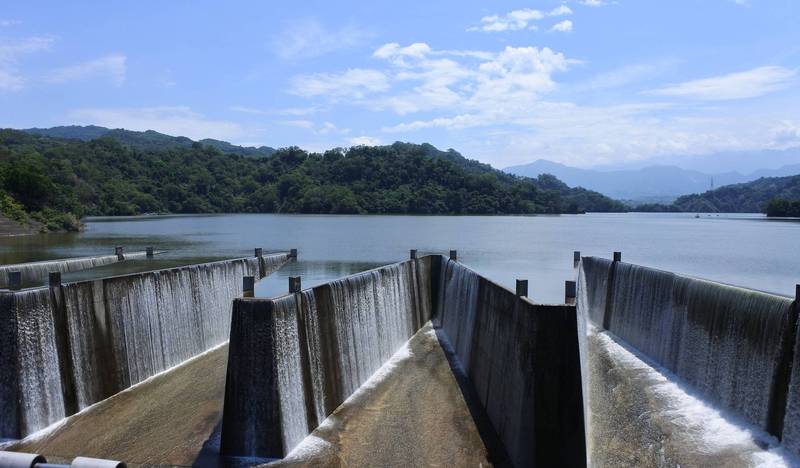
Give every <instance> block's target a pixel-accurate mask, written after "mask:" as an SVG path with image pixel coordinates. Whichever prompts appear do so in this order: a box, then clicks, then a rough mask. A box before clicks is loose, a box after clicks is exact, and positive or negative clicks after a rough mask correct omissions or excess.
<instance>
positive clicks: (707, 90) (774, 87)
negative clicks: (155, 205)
mask: <svg viewBox="0 0 800 468" xmlns="http://www.w3.org/2000/svg"><path fill="white" fill-rule="evenodd" d="M796 78H797V70H790V69H788V68H784V67H778V66H766V67H759V68H754V69H752V70H747V71H743V72H736V73H730V74H727V75H720V76H715V77H711V78H704V79H700V80H693V81H687V82H684V83H679V84H676V85H672V86H666V87H663V88H660V89H655V90H652V91H649V92H648V93H649V94H653V95H658V96H674V97H684V98H689V99H698V100H705V101H724V100H731V99H745V98H753V97H758V96H763V95H765V94H769V93H772V92H775V91H779V90H781V89H784V88H786V87H788V86H790V85H791V84H793V83H796V82H797V80H796Z"/></svg>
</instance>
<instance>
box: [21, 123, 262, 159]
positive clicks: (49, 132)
mask: <svg viewBox="0 0 800 468" xmlns="http://www.w3.org/2000/svg"><path fill="white" fill-rule="evenodd" d="M23 131H24V132H26V133H30V134H32V135H41V136H46V137H50V138H63V139H67V140H81V141H92V140H96V139H98V138H103V137H110V138H113V139H115V140H117V141H119V142H120V143H122V144H124V145H126V146H129V147H131V148H136V149H140V150H143V151H153V150H163V149H168V148H189V147H191V146H192V145H193V144H194V143H195V141H194V140H191V139H189V138H186V137H182V136H177V137H174V136H170V135H165V134H163V133H159V132H156V131H154V130H147V131H145V132H136V131H133V130H124V129H121V128H118V129H114V130H112V129H109V128H105V127H98V126H97V125H87V126H80V125H69V126H62V127H52V128H29V129H26V130H23ZM197 143H200V144H203V145H207V146H213V147H214V148H217V149H218V150H220V151H222V152H223V153H228V154H238V155H240V156H247V157H251V158H260V157H267V156H271V155H272V154H273V153H275V149H274V148H270V147H268V146H260V147H253V146H237V145H233V144H231V143H228V142H227V141H220V140H213V139H210V138H207V139H204V140H199V141H198V142H197Z"/></svg>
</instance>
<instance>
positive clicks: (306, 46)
mask: <svg viewBox="0 0 800 468" xmlns="http://www.w3.org/2000/svg"><path fill="white" fill-rule="evenodd" d="M369 36H370V35H369V34H368V33H367V32H365V31H364V29H363V28H359V27H356V26H355V25H352V24H351V25H346V26H343V27H341V28H338V29H329V28H326V27H325V26H324V25H322V24H321V23H320V22H319V21H317V20H315V19H303V20H297V21H291V22H289V23H287V24H286V25H285V26H284V28H283V29H282V30H281V31H280V32H279V33H278V34H276V35H275V36H274V38H273V39H272V50H273V52H275V54H276V55H278V57H280V58H282V59H284V60H292V59H302V58H312V57H318V56H320V55H324V54H328V53H331V52H335V51H337V50H343V49H349V48H351V47H354V46H356V45H358V44H360V43H361V42H363V41H364V40H365V39H366V38H368V37H369Z"/></svg>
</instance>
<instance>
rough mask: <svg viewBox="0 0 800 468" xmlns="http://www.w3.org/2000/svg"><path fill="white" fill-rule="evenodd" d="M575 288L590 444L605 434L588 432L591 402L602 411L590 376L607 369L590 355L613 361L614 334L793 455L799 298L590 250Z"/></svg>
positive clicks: (798, 403)
mask: <svg viewBox="0 0 800 468" xmlns="http://www.w3.org/2000/svg"><path fill="white" fill-rule="evenodd" d="M578 291H579V293H578V312H579V317H580V320H581V327H580V328H581V336H582V340H581V353H582V367H583V376H584V388H585V389H586V391H585V392H584V395H585V396H586V400H587V401H586V403H587V411H586V415H587V418H588V424H587V428H588V439H589V442H590V445H591V444H594V446H595V447H597V446H598V445H601V444H605V443H607V442H608V441H607V439H608V436H607V435H605V436H598V434H592V431H593V430H597V431H599V432H601V433H602V431H603V430H602V428H601V427H600V426H601V424H599V423H598V424H594V423H593V422H592V421H591V419H592V417H593V411H592V410H591V408H594V409H595V411H594V412H598V411H599V412H603V410H602V409H598V408H599V406H598V404H594V403H595V402H592V401H591V399H592V398H595V397H597V398H601V397H602V394H603V390H602V389H603V387H604V384H603V383H602V382H592V381H591V379H592V376H594V377H595V378H599V379H604V378H606V377H603V375H598V373H597V372H595V371H594V369H590V368H589V367H590V364H588V363H589V361H592V362H594V364H593V365H594V366H595V367H597V366H600V367H604V368H608V367H613V366H614V365H615V364H613V363H612V361H611V357H610V356H612V354H613V353H612V351H613V350H614V349H616V348H618V347H619V346H617V345H615V344H614V343H615V341H619V342H620V343H621V344H622V345H624V346H626V347H630V348H631V349H632V351H633V352H635V353H640V354H641V355H643V356H644V357H645V359H647V360H648V361H650V362H652V363H653V365H655V366H657V367H659V368H661V369H663V370H664V371H665V372H667V373H669V374H670V375H671V376H673V377H674V378H675V379H676V381H677V382H679V384H680V385H682V386H684V387H685V388H687V389H689V390H690V391H691V393H693V394H696V395H698V396H699V397H701V398H702V399H703V400H704V401H707V402H710V403H711V404H713V405H715V406H717V407H719V408H721V409H722V410H724V411H725V412H727V413H729V414H731V415H733V416H734V418H740V419H741V420H743V421H745V422H746V423H749V424H750V425H751V427H753V428H754V430H761V431H764V432H766V433H769V434H772V435H773V436H775V437H777V438H779V439H782V440H783V441H784V445H785V446H787V447H788V448H791V449H792V450H795V452H796V453H798V452H797V449H796V448H794V447H795V444H797V442H795V441H796V440H797V435H798V431H797V430H796V428H797V427H798V424H797V420H798V414H800V411H796V410H795V408H798V407H800V391H798V390H796V389H797V388H798V387H799V386H798V384H797V383H796V382H798V375H797V372H798V370H797V369H796V367H797V360H796V359H794V364H792V361H793V359H792V358H793V354H794V353H795V352H796V349H797V344H796V341H797V337H796V333H797V330H796V329H797V310H796V308H797V306H796V305H795V302H794V301H793V300H792V299H790V298H787V297H782V296H777V295H773V294H767V293H763V292H759V291H753V290H747V289H743V288H739V287H734V286H729V285H725V284H720V283H715V282H712V281H706V280H702V279H697V278H690V277H686V276H681V275H677V274H674V273H669V272H664V271H659V270H655V269H651V268H645V267H641V266H636V265H631V264H627V263H622V262H610V261H608V260H603V259H597V258H591V257H587V258H584V259H582V262H581V267H580V271H579V281H578ZM593 329H594V332H599V333H604V334H606V333H607V334H609V335H608V336H609V337H611V340H610V341H609V339H608V338H605V337H598V336H597V335H596V334H595V333H593ZM609 350H612V351H609ZM613 352H614V353H617V354H618V355H619V354H620V353H622V354H625V351H613ZM609 353H612V354H609ZM603 356H606V357H603ZM601 372H602V371H601ZM605 375H610V374H609V373H608V371H605ZM648 378H650V377H648ZM637 379H639V377H637ZM790 381H791V382H792V384H791V385H790ZM617 385H620V384H617ZM598 389H599V391H596V390H598ZM648 391H649V390H648ZM628 393H630V391H628ZM633 397H634V395H629V401H628V403H626V405H627V404H629V403H630V404H631V405H632V404H633V403H632V402H631V400H632V399H633ZM602 398H608V396H606V397H602ZM787 408H788V410H787ZM639 411H642V410H641V409H640V410H639ZM616 425H617V426H621V424H619V423H617V424H616ZM637 432H640V433H641V431H637ZM676 437H677V436H676ZM643 445H646V444H643ZM642 450H643V452H644V451H645V450H646V449H644V448H642ZM600 456H601V457H605V455H600ZM693 462H694V463H697V462H698V461H697V459H695V460H694V461H693ZM708 462H709V460H704V461H703V463H708ZM684 463H687V462H686V460H684Z"/></svg>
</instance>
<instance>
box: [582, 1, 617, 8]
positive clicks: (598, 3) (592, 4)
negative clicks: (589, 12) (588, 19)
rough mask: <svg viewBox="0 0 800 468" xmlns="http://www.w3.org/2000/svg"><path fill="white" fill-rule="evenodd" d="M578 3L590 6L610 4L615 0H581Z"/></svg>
mask: <svg viewBox="0 0 800 468" xmlns="http://www.w3.org/2000/svg"><path fill="white" fill-rule="evenodd" d="M579 3H580V4H581V5H586V6H590V7H601V6H606V5H611V4H614V3H617V2H609V1H607V0H581V1H580V2H579Z"/></svg>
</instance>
